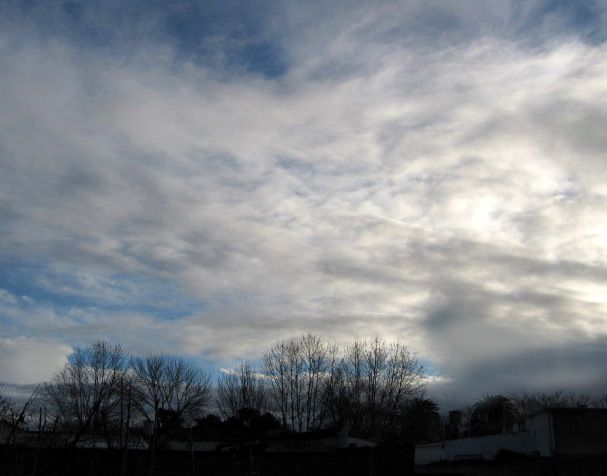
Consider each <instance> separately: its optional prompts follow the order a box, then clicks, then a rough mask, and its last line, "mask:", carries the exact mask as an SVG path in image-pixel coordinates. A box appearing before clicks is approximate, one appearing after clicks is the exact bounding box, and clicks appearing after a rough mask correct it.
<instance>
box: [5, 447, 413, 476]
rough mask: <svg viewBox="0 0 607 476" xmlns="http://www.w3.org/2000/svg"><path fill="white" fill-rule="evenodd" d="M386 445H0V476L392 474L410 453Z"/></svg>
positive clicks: (403, 471) (407, 463)
mask: <svg viewBox="0 0 607 476" xmlns="http://www.w3.org/2000/svg"><path fill="white" fill-rule="evenodd" d="M412 451H413V450H412V449H411V450H410V451H408V450H403V448H399V449H390V448H365V449H354V450H340V451H335V452H327V453H321V452H317V453H308V452H264V451H255V450H247V449H246V448H243V449H239V450H234V451H225V452H223V451H222V452H189V451H160V450H159V451H155V452H151V451H148V450H128V451H124V450H106V449H85V448H41V447H38V448H36V447H14V446H10V445H4V446H0V475H1V476H110V475H111V476H114V475H120V476H252V475H256V476H279V475H280V476H282V475H289V476H337V475H352V476H379V475H382V476H383V475H386V476H392V475H394V476H396V475H412V474H413V454H412Z"/></svg>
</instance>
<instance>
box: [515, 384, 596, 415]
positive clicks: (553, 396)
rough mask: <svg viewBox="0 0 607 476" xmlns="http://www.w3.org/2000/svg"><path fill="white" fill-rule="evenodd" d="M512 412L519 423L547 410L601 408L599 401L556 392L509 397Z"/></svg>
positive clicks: (570, 393)
mask: <svg viewBox="0 0 607 476" xmlns="http://www.w3.org/2000/svg"><path fill="white" fill-rule="evenodd" d="M509 399H510V400H511V401H512V405H513V407H514V411H515V413H516V416H517V418H518V419H519V421H523V420H524V419H525V418H526V417H528V416H530V415H533V414H534V413H538V412H541V411H543V410H546V409H547V408H576V407H579V406H588V405H594V406H601V400H600V399H595V400H594V401H593V400H592V399H591V398H590V396H588V395H584V394H577V393H573V392H565V391H563V390H557V391H555V392H551V393H549V392H522V393H515V394H512V395H510V397H509Z"/></svg>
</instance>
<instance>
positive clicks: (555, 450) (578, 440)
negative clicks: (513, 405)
mask: <svg viewBox="0 0 607 476" xmlns="http://www.w3.org/2000/svg"><path fill="white" fill-rule="evenodd" d="M500 451H510V452H514V453H520V454H527V455H533V456H541V457H546V458H551V457H592V456H605V455H607V409H598V408H550V409H547V410H545V411H543V412H541V413H538V414H536V415H532V416H531V417H529V418H527V419H526V420H525V422H524V424H523V425H522V427H521V428H520V429H519V431H516V432H509V433H501V434H497V435H488V436H477V437H472V438H460V439H453V440H446V441H444V442H442V443H432V444H425V445H417V446H416V447H415V464H417V465H424V464H429V463H435V462H440V461H448V462H449V461H461V460H466V459H468V460H471V459H484V460H489V461H492V460H494V459H495V457H496V456H497V455H498V453H499V452H500Z"/></svg>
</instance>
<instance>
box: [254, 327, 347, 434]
mask: <svg viewBox="0 0 607 476" xmlns="http://www.w3.org/2000/svg"><path fill="white" fill-rule="evenodd" d="M335 356H336V350H335V347H334V346H332V345H330V344H327V343H325V342H323V341H322V340H321V339H320V338H319V337H317V336H314V335H310V334H309V335H305V336H302V337H300V338H299V339H292V340H290V341H283V342H280V343H278V344H276V345H275V346H274V347H272V348H271V349H270V350H269V351H268V352H267V353H266V354H265V355H264V372H265V374H266V376H267V378H268V381H269V394H270V399H271V403H272V404H273V407H274V409H275V411H277V413H279V415H280V417H281V419H282V423H283V425H284V426H285V427H289V428H291V429H292V430H295V431H311V430H316V429H319V428H320V427H321V426H322V425H323V423H324V421H325V418H326V415H327V407H326V399H325V398H324V394H325V387H326V385H327V382H328V380H329V376H330V375H331V373H332V371H333V367H334V363H335V358H336V357H335Z"/></svg>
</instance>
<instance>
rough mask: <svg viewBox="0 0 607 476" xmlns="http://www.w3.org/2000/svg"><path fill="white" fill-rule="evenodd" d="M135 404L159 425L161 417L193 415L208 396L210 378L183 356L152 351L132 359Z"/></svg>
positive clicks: (177, 417) (180, 417) (199, 410)
mask: <svg viewBox="0 0 607 476" xmlns="http://www.w3.org/2000/svg"><path fill="white" fill-rule="evenodd" d="M132 370H133V379H134V384H135V388H136V394H137V397H136V399H135V400H136V406H137V408H138V409H139V411H140V412H141V414H142V415H143V416H144V417H145V418H146V419H147V420H148V421H153V422H155V428H156V429H157V428H158V425H159V424H160V423H161V422H160V417H161V416H162V415H167V414H169V413H170V414H171V415H172V417H173V418H174V419H177V420H180V419H182V418H184V417H190V416H195V415H196V414H198V413H200V412H201V411H202V408H203V407H204V406H205V405H206V404H207V402H208V400H209V396H210V388H211V386H210V377H209V375H208V374H207V373H205V372H203V371H202V370H201V369H200V368H198V367H196V366H194V365H193V364H191V363H189V362H188V361H186V360H185V359H182V358H177V357H170V356H167V355H163V354H152V355H148V356H147V357H143V358H134V359H132Z"/></svg>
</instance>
